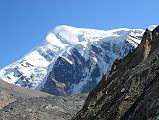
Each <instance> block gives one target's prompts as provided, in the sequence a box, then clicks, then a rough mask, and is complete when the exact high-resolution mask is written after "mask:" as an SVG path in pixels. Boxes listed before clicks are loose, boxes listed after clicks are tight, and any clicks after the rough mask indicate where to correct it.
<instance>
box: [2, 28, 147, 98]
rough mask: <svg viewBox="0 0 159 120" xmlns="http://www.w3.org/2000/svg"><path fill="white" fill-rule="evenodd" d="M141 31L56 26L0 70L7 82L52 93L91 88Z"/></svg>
mask: <svg viewBox="0 0 159 120" xmlns="http://www.w3.org/2000/svg"><path fill="white" fill-rule="evenodd" d="M143 32H144V30H142V29H127V28H121V29H115V30H108V31H102V30H92V29H83V28H74V27H70V26H57V27H56V28H55V29H54V30H52V31H51V32H49V33H48V35H47V36H46V38H45V40H44V42H43V43H42V44H41V45H39V46H37V47H36V48H34V49H33V50H32V51H31V52H29V53H28V54H27V55H25V56H24V57H23V58H22V59H20V60H19V61H17V62H15V63H13V64H11V65H9V66H7V67H5V68H4V69H2V70H1V71H0V77H2V78H3V79H4V80H5V81H7V82H9V83H13V84H16V85H20V86H23V87H26V88H30V89H36V90H40V91H44V92H47V93H51V94H54V95H70V94H77V93H85V92H89V91H90V90H92V89H93V88H94V87H95V86H96V85H97V83H98V82H99V80H101V79H102V76H103V75H104V74H105V73H106V72H107V71H108V70H110V68H111V65H112V63H113V62H114V60H115V59H116V58H123V57H124V56H125V55H127V53H128V52H129V51H130V50H132V49H134V48H136V47H137V45H138V44H139V43H140V40H141V37H142V35H143Z"/></svg>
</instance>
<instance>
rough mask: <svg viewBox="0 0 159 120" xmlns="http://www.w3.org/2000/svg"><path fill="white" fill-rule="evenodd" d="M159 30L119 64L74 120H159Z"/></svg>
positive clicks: (148, 36)
mask: <svg viewBox="0 0 159 120" xmlns="http://www.w3.org/2000/svg"><path fill="white" fill-rule="evenodd" d="M158 79H159V26H157V27H156V28H155V29H154V30H153V31H151V30H148V29H146V31H145V33H144V35H143V38H142V41H141V44H140V45H139V46H138V47H137V48H136V49H135V50H133V51H130V52H129V53H128V55H127V56H126V57H125V58H123V59H119V60H116V61H115V62H114V63H113V66H112V69H111V71H110V72H109V73H108V74H106V75H105V76H104V77H103V78H102V80H101V81H100V83H99V84H98V85H97V87H96V88H95V89H94V90H92V91H91V92H90V94H89V95H88V97H87V99H86V101H85V104H84V106H83V108H82V109H81V110H80V111H79V112H78V113H77V115H76V116H74V117H73V118H72V120H158V119H159V94H158V90H159V81H158Z"/></svg>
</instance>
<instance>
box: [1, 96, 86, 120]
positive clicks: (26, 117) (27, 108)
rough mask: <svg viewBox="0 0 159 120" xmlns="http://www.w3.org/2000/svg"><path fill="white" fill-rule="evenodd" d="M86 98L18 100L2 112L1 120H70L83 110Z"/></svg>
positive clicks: (53, 97) (49, 97)
mask: <svg viewBox="0 0 159 120" xmlns="http://www.w3.org/2000/svg"><path fill="white" fill-rule="evenodd" d="M86 96H87V94H81V95H74V96H67V97H57V96H48V97H33V98H26V97H22V98H18V99H17V100H16V101H14V102H12V103H10V104H9V105H7V106H5V107H3V108H2V109H1V110H0V120H69V119H70V118H71V117H72V116H73V115H74V114H75V113H76V112H77V111H79V110H80V109H81V108H82V105H83V103H84V100H85V99H86Z"/></svg>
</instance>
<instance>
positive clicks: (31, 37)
mask: <svg viewBox="0 0 159 120" xmlns="http://www.w3.org/2000/svg"><path fill="white" fill-rule="evenodd" d="M158 5H159V0H0V41H1V43H0V57H1V59H0V68H3V67H5V66H7V65H8V64H10V63H13V62H15V61H16V60H18V59H20V58H21V57H23V56H24V55H25V54H26V53H27V52H29V51H30V50H31V49H32V48H33V47H35V46H36V45H38V44H39V43H41V42H42V40H43V39H44V37H45V35H46V34H47V33H48V32H49V31H50V30H51V29H53V28H54V27H55V26H56V25H63V24H64V25H70V26H75V27H85V28H94V29H103V30H107V29H113V28H121V27H128V28H144V29H145V28H146V27H148V26H150V25H151V24H159V15H158Z"/></svg>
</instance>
